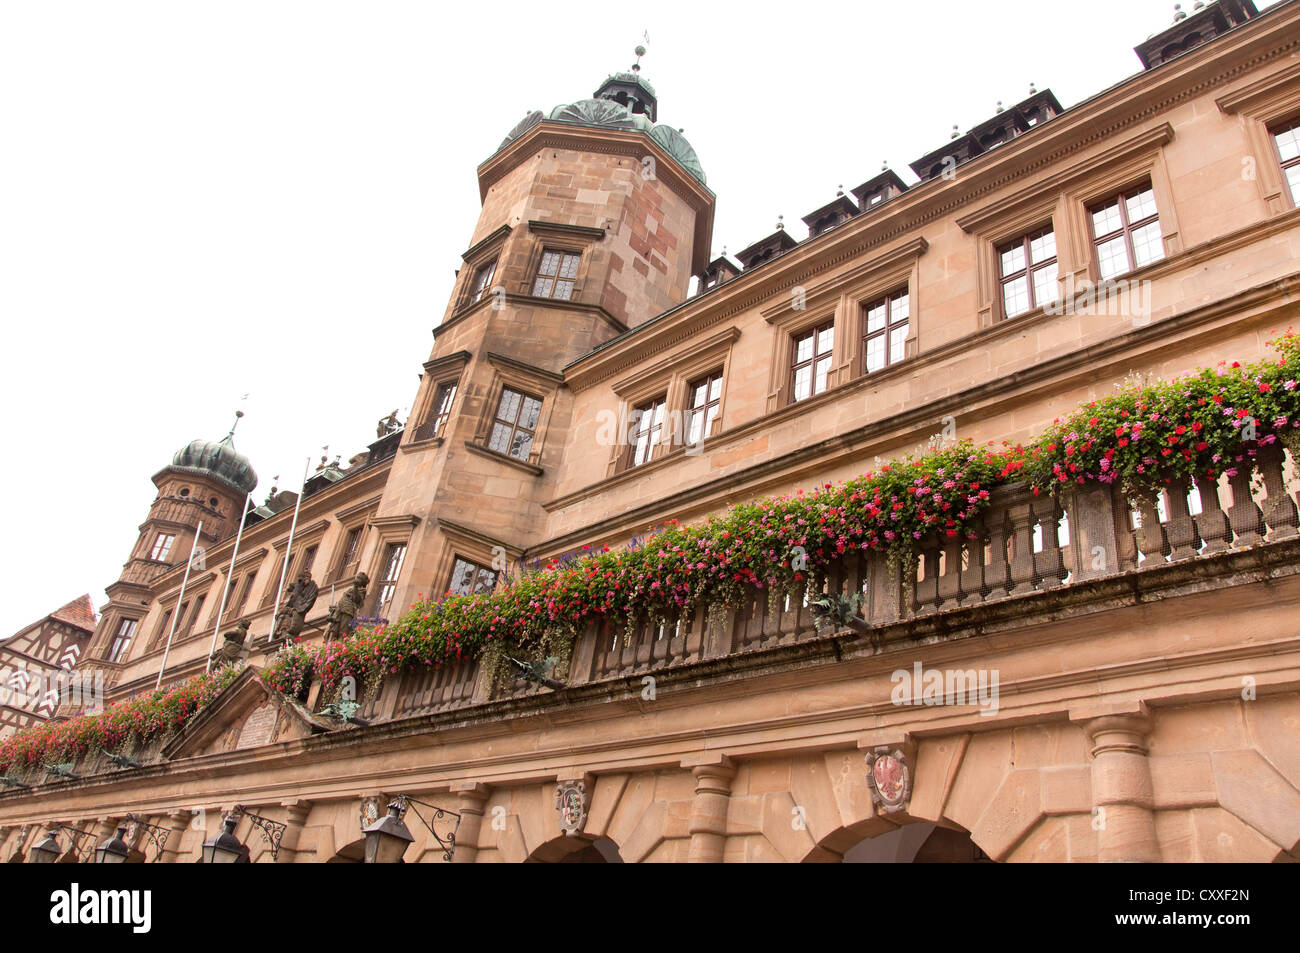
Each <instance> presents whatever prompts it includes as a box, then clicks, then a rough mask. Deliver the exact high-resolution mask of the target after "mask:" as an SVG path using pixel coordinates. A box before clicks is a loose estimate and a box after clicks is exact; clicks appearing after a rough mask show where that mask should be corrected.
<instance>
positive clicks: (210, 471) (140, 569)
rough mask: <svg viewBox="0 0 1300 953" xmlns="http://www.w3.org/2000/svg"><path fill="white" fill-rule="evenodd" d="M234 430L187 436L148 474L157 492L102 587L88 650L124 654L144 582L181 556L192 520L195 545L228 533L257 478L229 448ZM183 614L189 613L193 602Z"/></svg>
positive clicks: (113, 657) (145, 595) (146, 596)
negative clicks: (113, 576)
mask: <svg viewBox="0 0 1300 953" xmlns="http://www.w3.org/2000/svg"><path fill="white" fill-rule="evenodd" d="M240 416H242V414H241V415H240ZM236 423H238V420H236ZM234 434H235V428H234V427H231V428H230V433H228V434H226V436H225V437H224V438H222V439H221V440H220V441H216V442H213V441H210V440H192V441H190V442H189V443H188V444H186V445H185V446H184V447H182V448H181V449H180V450H178V451H177V452H176V453H175V454H174V455H173V456H172V460H171V463H169V464H168V465H167V466H165V467H163V468H162V469H161V470H159V471H158V472H157V473H155V474H154V476H153V482H154V485H155V486H156V487H157V488H158V495H157V496H156V497H155V498H154V501H153V503H152V505H151V506H150V507H149V515H148V516H147V517H146V518H145V521H144V522H143V523H141V524H140V533H139V536H137V537H136V541H135V545H134V546H133V547H132V548H131V554H130V556H129V557H128V559H127V561H126V563H125V565H124V566H123V567H122V573H121V575H120V576H118V578H117V580H116V581H115V582H113V583H111V584H110V585H109V586H108V587H107V588H106V590H105V591H106V592H107V593H108V597H109V602H108V605H107V606H105V607H104V611H103V613H102V615H101V617H100V621H99V626H98V627H97V629H96V632H95V638H94V639H93V640H92V642H91V646H90V651H89V653H88V658H93V659H98V660H101V661H109V662H115V661H117V659H118V657H119V656H122V655H125V652H126V648H128V647H129V644H130V642H131V641H132V640H134V639H135V638H136V637H137V636H138V634H139V633H138V631H137V630H136V626H133V625H131V623H132V622H133V621H135V622H138V620H139V619H140V617H141V616H142V615H143V608H144V607H145V606H146V605H147V604H148V602H149V600H150V598H151V596H150V592H149V584H150V583H151V582H152V581H153V580H154V579H156V578H157V577H159V576H161V575H162V574H163V573H166V572H169V571H171V570H172V569H174V568H176V567H178V566H183V565H184V564H185V561H186V559H187V558H188V557H189V555H190V550H191V546H192V545H193V544H194V537H195V533H196V532H198V531H199V526H200V524H202V531H201V532H200V533H199V539H198V546H199V547H201V548H207V547H211V546H214V545H216V544H217V543H219V542H221V541H222V540H224V539H226V538H228V537H229V536H232V535H233V534H234V533H235V530H236V529H237V528H238V525H239V524H238V521H239V518H240V512H241V510H242V508H243V505H244V499H245V496H246V494H248V493H249V492H251V491H252V490H253V489H254V488H255V487H256V486H257V474H256V473H254V472H253V468H252V466H251V465H250V464H249V461H248V458H247V457H245V456H243V455H242V454H240V453H238V452H236V450H235V445H234ZM187 615H189V616H191V617H193V616H194V615H197V609H196V607H195V605H194V604H193V603H190V604H189V607H188V611H187ZM180 621H181V622H185V621H186V620H180ZM123 640H125V644H122V642H123Z"/></svg>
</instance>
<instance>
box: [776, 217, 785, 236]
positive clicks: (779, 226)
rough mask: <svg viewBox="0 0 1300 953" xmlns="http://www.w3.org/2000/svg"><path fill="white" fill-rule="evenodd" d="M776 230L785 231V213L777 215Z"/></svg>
mask: <svg viewBox="0 0 1300 953" xmlns="http://www.w3.org/2000/svg"><path fill="white" fill-rule="evenodd" d="M776 230H777V231H778V232H783V231H785V216H784V215H778V216H777V217H776Z"/></svg>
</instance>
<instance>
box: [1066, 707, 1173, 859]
mask: <svg viewBox="0 0 1300 953" xmlns="http://www.w3.org/2000/svg"><path fill="white" fill-rule="evenodd" d="M1070 720H1071V721H1073V722H1076V723H1078V724H1080V725H1081V726H1082V728H1083V730H1084V732H1085V733H1086V735H1087V738H1088V744H1089V747H1090V753H1091V755H1092V798H1093V806H1094V812H1093V827H1094V829H1095V830H1096V831H1097V846H1098V857H1097V859H1098V860H1099V861H1101V862H1102V863H1159V862H1160V841H1159V839H1158V838H1157V837H1156V820H1155V813H1154V798H1153V796H1152V792H1151V764H1150V762H1149V761H1148V760H1147V739H1148V737H1149V736H1150V734H1151V715H1150V712H1149V711H1148V709H1147V706H1146V704H1145V703H1143V702H1135V703H1126V704H1121V705H1111V706H1097V707H1095V708H1091V709H1087V710H1076V711H1071V712H1070Z"/></svg>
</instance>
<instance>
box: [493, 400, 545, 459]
mask: <svg viewBox="0 0 1300 953" xmlns="http://www.w3.org/2000/svg"><path fill="white" fill-rule="evenodd" d="M541 416H542V401H541V398H538V397H530V396H529V395H527V394H521V393H520V392H519V391H516V390H511V389H510V388H509V387H506V388H504V389H503V390H502V391H501V401H500V403H498V404H497V413H496V418H495V419H494V420H493V421H492V436H491V437H490V438H489V440H488V448H489V449H491V450H495V451H496V452H497V453H504V454H506V455H508V456H511V457H514V458H515V459H516V460H527V459H528V454H529V453H530V452H531V451H532V449H533V438H534V437H536V436H537V421H538V420H540V419H541Z"/></svg>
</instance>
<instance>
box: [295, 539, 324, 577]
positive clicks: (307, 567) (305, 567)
mask: <svg viewBox="0 0 1300 953" xmlns="http://www.w3.org/2000/svg"><path fill="white" fill-rule="evenodd" d="M318 549H320V547H319V546H308V547H307V551H306V552H305V553H303V555H302V563H301V565H300V566H299V567H298V572H296V573H294V576H295V578H296V577H297V576H299V575H301V574H302V573H310V572H311V569H312V566H314V565H316V551H317V550H318Z"/></svg>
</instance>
